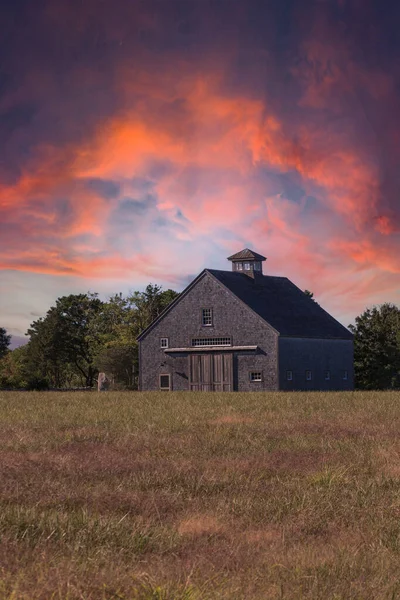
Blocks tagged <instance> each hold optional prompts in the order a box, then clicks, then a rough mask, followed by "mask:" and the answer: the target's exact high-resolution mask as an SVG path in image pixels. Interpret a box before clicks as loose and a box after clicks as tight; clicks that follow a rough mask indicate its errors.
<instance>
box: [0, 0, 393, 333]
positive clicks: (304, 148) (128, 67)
mask: <svg viewBox="0 0 400 600" xmlns="http://www.w3.org/2000/svg"><path fill="white" fill-rule="evenodd" d="M0 10H1V15H0V18H1V23H2V30H3V34H2V36H1V39H0V55H1V56H2V62H1V64H0V136H1V140H2V144H1V146H0V269H1V271H0V326H3V327H6V328H7V329H8V330H9V332H10V333H12V334H13V335H15V336H23V334H24V332H25V331H26V329H27V327H28V326H29V324H30V323H31V322H32V321H33V320H35V319H36V318H38V316H42V315H44V314H45V312H46V311H47V309H48V308H49V307H50V305H51V304H53V303H54V301H55V299H56V298H57V297H58V296H60V295H64V294H69V293H78V292H85V291H88V290H91V291H98V292H100V293H101V295H102V297H104V298H105V297H107V295H108V294H112V293H114V292H118V291H122V292H124V293H125V292H128V291H129V290H130V289H141V288H143V287H144V286H145V285H146V284H147V283H149V282H153V283H159V284H162V285H163V286H164V287H172V288H174V289H176V290H178V291H179V290H181V289H182V288H183V287H184V286H185V285H186V284H187V282H188V281H189V280H190V279H191V278H192V277H193V276H194V275H196V274H197V273H198V272H199V271H200V270H202V269H203V268H204V267H210V268H221V269H225V268H229V263H227V261H226V257H227V256H228V255H230V254H232V253H233V252H236V251H238V250H241V249H242V248H243V247H246V246H248V247H250V248H253V249H254V250H256V251H257V252H260V253H262V254H264V255H266V256H267V257H268V261H267V263H266V265H265V268H264V272H266V273H271V274H278V275H285V276H287V277H289V278H290V279H291V280H292V281H293V282H294V283H296V284H297V285H299V286H300V287H301V288H302V289H304V288H308V289H311V290H312V291H313V292H314V294H315V296H316V298H317V300H318V301H319V302H320V303H321V304H322V305H323V306H324V308H326V309H327V310H329V311H330V312H331V313H332V314H333V315H334V316H335V317H337V318H338V319H339V320H340V321H342V322H343V323H344V324H348V323H349V322H350V321H352V320H353V319H354V317H355V316H356V315H357V314H359V313H360V312H361V311H363V310H364V309H365V307H366V306H368V305H372V304H376V303H381V302H384V301H391V302H394V303H399V300H400V258H399V256H400V201H399V198H398V194H399V178H400V175H399V173H400V170H399V168H398V164H399V158H400V112H399V110H398V107H399V105H400V93H399V81H400V79H399V69H400V60H399V59H400V43H399V38H398V23H399V22H400V7H399V5H398V4H397V3H393V4H391V3H390V2H386V3H382V2H376V1H371V0H362V1H361V0H332V1H330V0H326V1H318V0H315V1H308V0H301V1H300V0H298V1H294V0H291V1H289V0H286V1H285V0H273V1H266V0H262V1H258V2H255V1H251V0H250V1H249V0H246V1H241V0H224V1H222V0H221V1H218V0H213V1H211V0H210V1H208V0H199V1H197V0H190V1H189V2H188V1H187V0H182V1H180V2H175V1H174V0H168V1H165V0H160V1H159V2H153V1H152V0H146V1H145V2H140V1H133V2H132V1H128V0H124V1H121V0H113V1H112V2H111V1H110V0H103V1H99V0H85V2H83V3H82V2H78V1H77V0H76V1H74V0H71V1H70V2H65V1H60V0H48V1H45V0H37V1H35V2H31V1H25V0H12V1H10V2H3V3H2V6H1V9H0Z"/></svg>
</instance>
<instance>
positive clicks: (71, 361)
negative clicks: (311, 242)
mask: <svg viewBox="0 0 400 600" xmlns="http://www.w3.org/2000/svg"><path fill="white" fill-rule="evenodd" d="M305 293H306V295H308V296H309V297H311V298H312V299H313V294H312V293H311V292H309V291H308V290H306V291H305ZM178 296H179V294H178V293H177V292H175V291H174V290H171V289H168V290H163V289H162V287H161V286H159V285H154V284H149V285H148V286H147V287H146V289H145V291H144V292H138V291H135V292H132V293H130V294H129V295H128V296H126V297H124V296H122V294H115V295H114V296H112V297H111V298H110V299H109V300H108V301H107V302H103V301H102V300H100V299H99V297H98V294H95V293H87V294H77V295H74V294H71V295H69V296H63V297H61V298H58V300H57V301H56V303H55V305H54V306H52V307H51V308H50V309H49V310H48V311H47V313H46V315H45V316H44V317H43V318H40V319H38V320H37V321H34V322H33V323H32V324H31V326H30V328H29V329H28V331H27V335H28V336H29V342H28V343H27V344H26V345H25V346H22V347H20V348H16V349H15V350H12V351H11V350H9V345H10V340H11V336H10V335H8V334H7V331H6V330H5V329H4V328H1V327H0V388H3V389H4V388H7V389H14V388H18V389H20V388H24V389H46V388H73V387H93V386H94V385H95V384H96V382H97V376H98V373H99V372H104V373H107V375H108V377H109V378H110V379H111V380H112V382H113V384H114V387H117V388H118V387H119V388H125V389H136V388H137V378H138V369H139V364H138V344H137V341H136V338H137V337H138V335H139V334H140V333H141V332H142V331H143V330H144V329H145V328H146V327H147V326H148V325H149V324H150V323H151V322H152V321H153V320H154V319H155V318H157V317H158V316H159V315H160V314H161V312H162V311H163V310H164V309H165V308H166V307H167V306H168V304H170V303H171V302H172V301H173V300H175V299H176V298H177V297H178ZM349 329H350V330H351V331H352V333H353V335H354V370H355V380H356V387H357V388H359V389H365V390H368V389H370V390H372V389H399V388H400V309H399V308H398V307H397V306H395V305H394V304H390V303H385V304H382V305H381V306H378V307H373V308H367V309H366V310H365V311H364V312H363V313H362V314H361V315H360V316H358V317H357V318H356V320H355V324H354V325H349Z"/></svg>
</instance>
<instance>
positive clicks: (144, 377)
mask: <svg viewBox="0 0 400 600" xmlns="http://www.w3.org/2000/svg"><path fill="white" fill-rule="evenodd" d="M203 309H211V311H212V324H210V325H209V326H207V325H205V324H204V323H203V322H202V311H203ZM139 341H140V364H141V371H140V388H141V389H158V388H157V386H158V380H159V377H160V376H161V375H162V374H164V375H168V374H169V375H170V381H171V382H172V384H173V389H175V390H179V389H182V390H183V389H188V386H189V385H190V386H191V385H195V383H194V382H193V364H194V363H193V361H198V360H200V358H199V357H200V356H202V357H203V358H202V359H201V360H205V361H206V360H211V355H212V360H213V361H214V365H213V367H212V370H213V371H214V374H215V370H216V368H217V366H218V364H219V363H218V360H219V359H218V358H216V357H217V356H221V357H223V359H222V360H223V361H224V363H225V364H227V361H232V373H233V380H232V386H234V389H238V388H240V389H262V386H261V384H262V383H263V384H264V385H267V386H268V388H269V389H277V385H278V366H277V346H278V334H277V332H276V331H275V330H274V329H273V328H272V327H270V326H269V325H268V323H266V322H265V321H264V320H263V319H262V318H261V317H260V316H259V315H258V314H256V313H255V312H254V311H253V310H252V309H250V308H249V307H248V306H247V305H245V304H244V303H243V302H242V301H241V300H240V299H239V298H238V297H237V296H235V295H234V294H232V292H231V291H230V290H229V289H228V288H226V287H225V286H223V285H222V284H221V283H220V282H219V281H218V280H217V279H216V278H215V277H213V276H212V275H211V273H209V272H208V271H207V270H205V271H203V272H202V273H201V274H200V275H199V277H197V278H196V280H195V281H194V282H193V283H192V284H191V285H190V286H188V288H186V290H185V291H184V293H183V294H181V296H180V297H179V298H178V299H177V300H176V301H175V302H173V303H172V304H171V305H170V306H169V307H168V308H167V309H166V310H165V311H164V313H163V314H162V315H160V317H159V318H158V319H157V320H156V321H154V322H153V323H152V324H151V326H150V327H148V328H147V330H146V331H144V332H143V333H142V334H141V336H140V340H139ZM164 341H165V344H163V342H164ZM206 355H207V356H208V358H207V359H206V358H204V357H205V356H206ZM194 356H197V357H198V358H197V359H195V358H193V357H194ZM215 361H217V362H215ZM250 372H263V382H260V381H256V382H253V383H252V384H251V385H250V382H249V373H250ZM189 389H192V388H191V387H189Z"/></svg>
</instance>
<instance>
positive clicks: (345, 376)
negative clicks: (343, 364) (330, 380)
mask: <svg viewBox="0 0 400 600" xmlns="http://www.w3.org/2000/svg"><path fill="white" fill-rule="evenodd" d="M348 378H349V373H348V371H343V379H344V380H346V381H347V379H348Z"/></svg>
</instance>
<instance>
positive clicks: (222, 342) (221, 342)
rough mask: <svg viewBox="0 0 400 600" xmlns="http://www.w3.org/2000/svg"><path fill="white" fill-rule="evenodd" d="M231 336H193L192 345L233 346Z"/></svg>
mask: <svg viewBox="0 0 400 600" xmlns="http://www.w3.org/2000/svg"><path fill="white" fill-rule="evenodd" d="M231 345H232V342H231V338H230V337H220V338H193V339H192V346H231Z"/></svg>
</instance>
